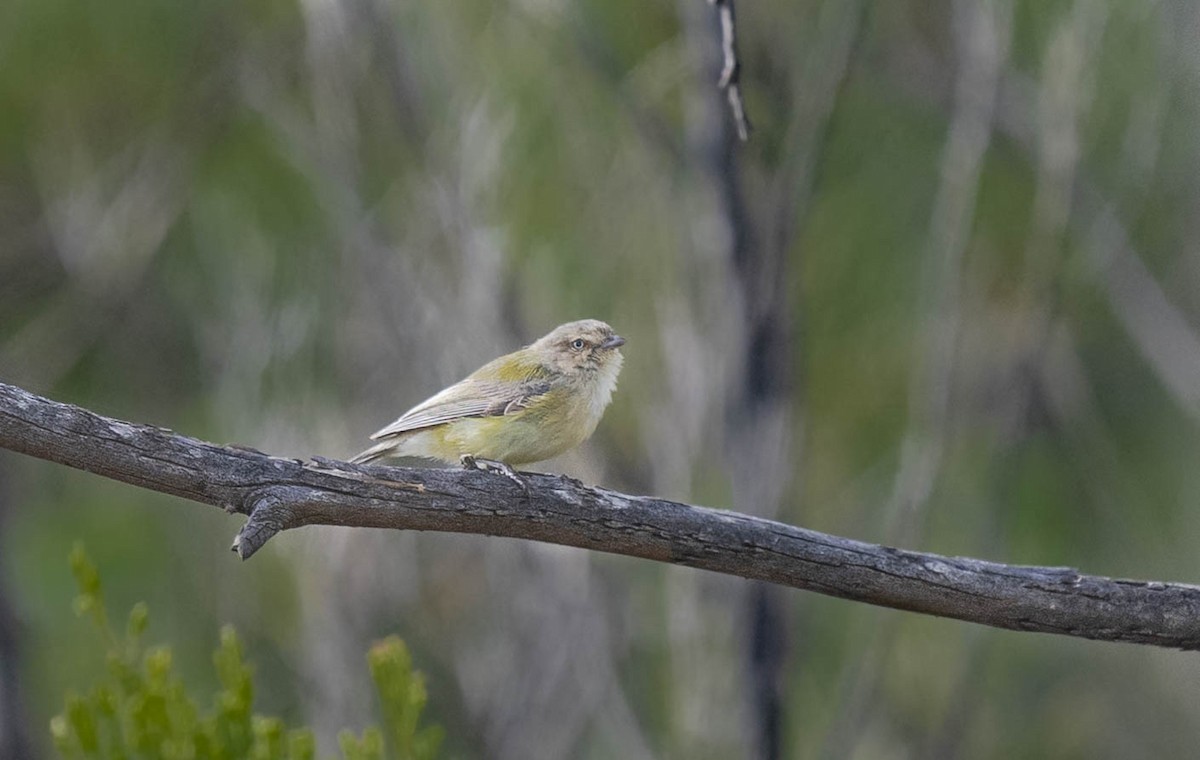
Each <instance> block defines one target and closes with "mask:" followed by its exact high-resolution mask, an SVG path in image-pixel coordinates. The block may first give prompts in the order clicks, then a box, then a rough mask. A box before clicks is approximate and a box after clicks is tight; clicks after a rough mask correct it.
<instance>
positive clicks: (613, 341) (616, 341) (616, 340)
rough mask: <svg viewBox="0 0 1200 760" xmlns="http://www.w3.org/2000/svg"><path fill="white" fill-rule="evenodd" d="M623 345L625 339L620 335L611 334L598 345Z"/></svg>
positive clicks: (616, 346)
mask: <svg viewBox="0 0 1200 760" xmlns="http://www.w3.org/2000/svg"><path fill="white" fill-rule="evenodd" d="M623 345H625V339H624V338H622V337H621V336H620V335H613V336H611V337H609V338H607V339H606V340H605V341H604V342H603V343H601V344H600V346H599V347H600V348H618V347H620V346H623Z"/></svg>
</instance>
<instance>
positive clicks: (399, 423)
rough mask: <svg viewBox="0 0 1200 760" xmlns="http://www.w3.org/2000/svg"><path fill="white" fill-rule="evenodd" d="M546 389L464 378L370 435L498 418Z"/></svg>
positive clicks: (532, 383) (538, 383)
mask: <svg viewBox="0 0 1200 760" xmlns="http://www.w3.org/2000/svg"><path fill="white" fill-rule="evenodd" d="M549 390H550V383H549V382H548V381H545V380H528V381H524V382H516V383H508V382H498V381H488V380H475V379H472V378H468V379H466V380H463V381H462V382H460V383H457V384H455V385H452V386H450V387H449V388H447V389H445V390H444V391H442V392H441V393H438V394H437V395H436V396H433V397H432V398H430V399H427V400H426V401H423V402H421V403H420V404H417V405H416V406H414V407H413V408H412V409H409V410H408V411H407V412H405V413H404V414H402V415H401V416H400V418H399V419H398V420H396V421H395V422H393V423H392V424H390V425H388V426H387V427H385V428H383V429H382V430H379V431H378V432H376V433H375V434H374V435H372V436H371V439H372V440H378V439H380V438H388V437H390V436H393V435H398V434H400V433H407V432H409V431H410V430H420V429H421V428H427V427H433V426H435V425H442V424H445V423H447V422H453V421H454V420H460V419H463V418H464V417H499V416H502V415H506V414H515V413H517V412H520V411H522V410H524V409H526V408H527V407H528V406H529V405H530V404H531V403H532V402H533V401H535V400H536V399H537V398H539V397H540V396H543V395H545V393H546V392H547V391H549Z"/></svg>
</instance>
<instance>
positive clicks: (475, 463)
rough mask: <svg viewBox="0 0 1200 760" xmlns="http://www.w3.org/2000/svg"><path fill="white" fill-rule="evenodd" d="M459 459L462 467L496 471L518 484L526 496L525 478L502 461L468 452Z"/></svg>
mask: <svg viewBox="0 0 1200 760" xmlns="http://www.w3.org/2000/svg"><path fill="white" fill-rule="evenodd" d="M459 461H460V462H462V466H463V468H464V469H468V470H481V471H483V472H498V473H500V474H501V475H503V476H504V477H506V478H508V479H509V480H511V481H512V482H514V483H516V484H517V485H518V486H520V487H521V490H522V491H524V492H525V496H526V497H528V496H529V484H528V483H526V482H525V478H522V477H521V476H520V475H518V474H517V471H516V470H514V469H513V468H512V467H510V466H508V465H507V464H505V463H504V462H500V461H497V460H495V459H483V458H482V457H473V456H471V455H470V454H463V455H462V457H460V458H459Z"/></svg>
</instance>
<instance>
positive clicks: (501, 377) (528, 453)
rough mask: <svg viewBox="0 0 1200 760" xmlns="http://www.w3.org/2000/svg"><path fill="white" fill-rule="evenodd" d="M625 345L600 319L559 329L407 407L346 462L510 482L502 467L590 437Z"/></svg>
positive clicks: (558, 451)
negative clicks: (452, 469) (396, 461)
mask: <svg viewBox="0 0 1200 760" xmlns="http://www.w3.org/2000/svg"><path fill="white" fill-rule="evenodd" d="M624 344H625V339H624V338H622V337H621V336H620V335H617V334H616V333H614V332H613V329H612V328H611V327H609V326H608V325H606V324H605V323H603V322H601V321H599V320H595V319H584V320H580V321H578V322H568V323H567V324H565V325H559V326H558V327H556V328H554V329H553V330H551V331H550V333H549V334H548V335H546V336H545V337H543V338H541V339H539V340H537V341H536V342H534V343H532V344H530V345H528V346H526V347H524V348H522V349H519V350H517V351H514V352H512V353H511V354H507V355H505V356H501V357H500V358H499V359H495V360H493V361H490V362H488V363H487V364H485V365H483V366H482V367H480V368H479V369H477V370H475V372H474V373H472V374H471V375H470V376H469V377H467V378H466V379H465V380H461V381H459V382H457V383H455V384H454V385H451V386H450V387H449V388H447V389H445V390H444V391H442V392H441V393H438V394H437V395H436V396H433V397H432V398H430V399H428V400H426V401H423V402H422V403H420V404H417V405H416V406H414V407H413V408H412V409H409V410H408V411H407V412H405V413H404V414H402V415H401V416H400V418H399V419H398V420H396V421H395V422H393V423H392V424H390V425H388V426H387V427H385V428H383V429H382V430H380V431H378V432H377V433H375V434H374V435H372V436H371V438H372V440H376V441H379V443H377V444H375V445H374V446H372V447H371V448H369V449H367V450H366V451H364V452H362V453H361V454H358V455H357V456H355V457H354V458H353V459H351V460H350V461H351V462H360V463H361V462H371V461H374V460H376V459H380V458H381V457H425V458H427V459H438V460H441V461H443V462H450V463H456V462H461V463H462V464H463V465H464V466H468V467H481V468H483V469H497V470H500V471H502V472H504V473H505V474H507V475H509V476H510V477H511V476H512V469H511V467H509V465H519V464H527V463H529V462H540V461H542V460H543V459H550V458H552V457H556V456H558V455H559V454H561V453H563V452H564V451H567V450H568V449H570V448H573V447H575V446H578V445H579V444H580V443H583V441H584V440H586V439H587V437H588V436H590V435H591V434H592V431H594V430H595V429H596V425H597V423H599V422H600V417H601V416H602V415H603V414H604V409H605V407H607V406H608V403H609V402H610V401H611V400H612V394H613V390H614V389H616V387H617V375H618V374H619V373H620V371H621V362H622V357H621V352H620V350H619V349H620V347H621V346H623V345H624Z"/></svg>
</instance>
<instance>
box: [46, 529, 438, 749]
mask: <svg viewBox="0 0 1200 760" xmlns="http://www.w3.org/2000/svg"><path fill="white" fill-rule="evenodd" d="M71 571H72V573H73V574H74V575H75V582H76V583H77V584H78V585H79V596H78V597H76V599H75V611H76V613H77V614H79V615H81V616H87V617H90V618H91V620H92V623H93V627H94V629H95V632H96V633H97V634H98V635H99V638H100V640H101V642H102V644H103V646H105V647H106V648H107V650H108V652H107V656H106V658H105V659H106V665H107V668H108V679H107V680H106V681H104V682H102V683H100V684H98V685H97V686H95V687H93V688H91V689H90V690H88V691H87V693H86V694H85V695H81V694H79V693H76V692H73V691H72V692H68V693H67V700H66V707H65V709H64V711H63V713H62V714H61V715H58V716H56V717H55V718H54V719H53V720H51V721H50V733H51V734H52V736H53V737H54V745H55V747H56V748H57V749H58V751H59V753H60V754H61V755H62V756H63V757H64V758H68V759H71V758H78V759H79V760H86V759H87V758H112V759H113V760H116V759H117V758H125V759H129V758H146V759H147V760H176V759H183V758H187V759H189V760H242V759H243V758H244V759H246V760H313V758H315V757H316V756H317V755H316V740H315V738H314V736H313V732H312V730H311V729H308V728H299V729H290V730H289V729H287V728H286V727H285V724H284V722H283V721H282V720H280V719H278V718H269V717H264V716H261V715H255V714H254V713H253V707H254V672H253V669H252V668H251V666H250V665H249V664H248V663H247V662H246V661H245V659H244V657H243V653H242V643H241V641H240V640H239V639H238V635H237V632H236V631H235V630H234V629H233V627H232V626H226V627H225V628H223V629H222V630H221V645H220V647H218V649H217V651H216V652H214V653H213V665H214V666H215V667H216V671H217V677H218V679H219V680H220V683H221V690H220V691H219V692H217V694H216V695H215V696H214V698H213V701H212V704H213V707H212V712H211V713H208V712H205V711H204V710H203V708H201V707H200V706H199V704H197V702H196V700H195V699H194V698H193V697H191V696H190V695H189V694H188V692H187V689H186V688H185V685H184V683H183V681H182V680H181V679H180V678H179V676H178V675H176V674H175V673H174V672H173V668H172V658H171V648H170V647H169V646H155V647H150V648H146V647H145V646H144V645H143V643H142V637H143V634H144V633H145V631H146V626H147V625H148V624H149V612H148V610H147V607H146V605H144V604H140V603H139V604H136V605H134V607H133V609H132V610H131V611H130V613H129V622H128V624H127V626H126V631H125V634H124V636H118V635H117V634H116V632H114V630H113V628H112V626H111V625H110V624H109V620H108V611H107V609H106V607H105V604H104V595H103V593H102V590H101V584H100V574H99V572H98V571H97V569H96V566H95V565H94V564H93V563H92V561H91V559H90V558H88V556H87V554H86V553H85V552H84V550H83V547H82V545H79V544H77V545H76V546H75V549H74V550H73V551H72V552H71ZM368 661H369V663H370V666H371V678H372V680H374V682H375V688H376V690H377V692H378V694H379V702H380V712H381V713H382V716H383V728H382V729H380V728H378V727H375V726H371V727H369V728H367V729H365V730H364V731H363V733H362V736H361V737H359V736H356V735H355V734H354V732H352V731H343V732H341V733H340V734H339V735H338V742H339V744H340V745H341V749H342V756H343V757H344V758H345V760H432V759H433V758H434V757H436V756H437V751H438V745H439V744H440V743H441V740H442V730H441V728H440V727H437V726H433V727H426V728H421V729H418V726H417V724H418V722H419V720H420V717H421V711H422V710H424V709H425V700H426V694H425V683H424V679H423V677H422V676H421V674H420V673H417V672H414V671H413V669H412V658H411V656H410V655H409V653H408V648H407V647H405V646H404V642H403V641H401V640H400V639H399V638H398V637H395V636H392V637H389V638H388V639H385V640H383V641H380V642H378V643H376V644H375V645H374V646H373V647H372V648H371V651H370V654H369V655H368Z"/></svg>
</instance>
